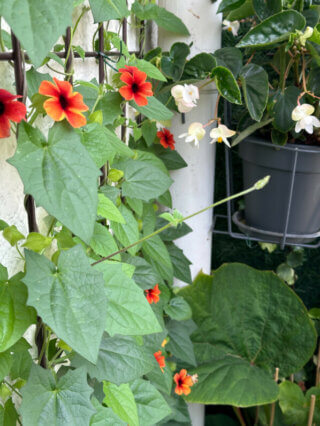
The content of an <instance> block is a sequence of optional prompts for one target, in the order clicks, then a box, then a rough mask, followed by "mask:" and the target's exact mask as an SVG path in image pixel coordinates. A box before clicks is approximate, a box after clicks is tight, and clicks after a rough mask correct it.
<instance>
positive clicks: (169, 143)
mask: <svg viewBox="0 0 320 426" xmlns="http://www.w3.org/2000/svg"><path fill="white" fill-rule="evenodd" d="M157 136H158V138H159V139H160V144H161V145H162V146H163V148H170V149H172V150H174V144H175V140H174V136H173V134H172V133H171V132H170V130H168V129H163V130H161V131H159V132H157Z"/></svg>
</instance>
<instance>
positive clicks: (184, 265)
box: [167, 242, 192, 284]
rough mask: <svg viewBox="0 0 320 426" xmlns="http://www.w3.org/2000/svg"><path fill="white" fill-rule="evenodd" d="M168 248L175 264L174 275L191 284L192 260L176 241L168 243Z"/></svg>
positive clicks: (173, 264)
mask: <svg viewBox="0 0 320 426" xmlns="http://www.w3.org/2000/svg"><path fill="white" fill-rule="evenodd" d="M167 249H168V252H169V255H170V259H171V262H172V266H173V275H174V276H175V277H176V278H178V279H179V280H181V281H183V282H185V283H187V284H191V283H192V278H191V271H190V265H191V262H190V260H189V259H188V258H187V257H186V256H185V255H184V253H183V250H181V249H180V248H179V247H177V246H176V245H175V244H174V243H172V242H171V243H168V244H167Z"/></svg>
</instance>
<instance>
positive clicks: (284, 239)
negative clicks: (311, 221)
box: [212, 102, 320, 249]
mask: <svg viewBox="0 0 320 426" xmlns="http://www.w3.org/2000/svg"><path fill="white" fill-rule="evenodd" d="M224 116H225V123H226V124H227V125H228V126H231V106H230V104H229V103H228V102H225V108H224ZM244 143H245V142H244ZM255 143H256V144H258V143H259V142H255ZM261 144H262V145H265V142H261ZM278 148H279V149H282V150H287V149H288V147H286V146H279V147H278ZM300 152H301V151H300V150H299V148H298V147H296V148H295V150H294V159H293V165H292V170H291V179H290V184H289V193H288V204H287V210H286V219H285V224H284V228H283V232H282V233H274V232H269V231H264V230H261V229H257V230H255V229H254V228H251V229H250V227H249V226H245V225H241V222H240V220H239V212H237V211H236V209H235V205H234V201H228V202H227V214H215V213H214V216H213V226H212V232H213V233H214V234H222V235H229V236H230V237H232V238H235V239H240V240H245V241H248V242H251V241H256V242H267V243H275V244H280V248H281V249H284V247H285V246H298V247H305V248H313V249H315V248H319V247H320V237H319V232H318V233H317V234H313V235H309V234H301V235H290V234H288V225H289V220H290V213H291V207H292V196H293V191H294V184H295V179H296V169H297V163H298V157H299V153H300ZM303 153H307V154H310V155H320V151H316V150H314V149H312V147H311V148H309V149H304V150H303ZM225 178H226V196H227V197H230V196H231V195H232V194H233V193H234V189H233V188H234V185H233V164H232V152H231V150H230V149H229V148H228V147H225ZM219 220H222V221H223V222H224V223H226V225H227V230H221V229H219V227H218V226H217V222H218V221H219ZM235 227H238V229H239V228H240V229H241V230H242V232H238V231H235V230H234V229H235ZM255 231H258V232H256V234H257V233H259V235H261V237H260V236H259V237H258V236H253V235H252V233H254V232H255ZM294 239H296V240H298V239H301V241H302V242H295V241H294ZM308 240H309V241H310V240H313V242H310V243H309V242H303V241H308Z"/></svg>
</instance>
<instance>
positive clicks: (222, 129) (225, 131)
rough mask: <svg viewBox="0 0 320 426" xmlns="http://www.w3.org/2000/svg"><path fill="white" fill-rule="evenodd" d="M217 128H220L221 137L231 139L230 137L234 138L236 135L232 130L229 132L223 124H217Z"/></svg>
mask: <svg viewBox="0 0 320 426" xmlns="http://www.w3.org/2000/svg"><path fill="white" fill-rule="evenodd" d="M218 128H220V131H221V135H223V136H225V137H226V138H231V136H234V135H235V134H236V132H235V131H234V130H230V129H229V128H228V127H227V126H225V125H224V124H219V126H218Z"/></svg>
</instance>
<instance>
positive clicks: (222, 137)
mask: <svg viewBox="0 0 320 426" xmlns="http://www.w3.org/2000/svg"><path fill="white" fill-rule="evenodd" d="M235 134H236V132H235V131H234V130H230V129H228V127H227V126H225V125H224V124H219V125H218V127H215V128H214V129H212V130H211V132H210V137H211V138H212V141H211V142H210V143H214V142H218V143H221V142H224V143H225V144H226V145H227V146H228V147H229V148H231V146H230V144H229V142H228V138H231V137H232V136H234V135H235Z"/></svg>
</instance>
